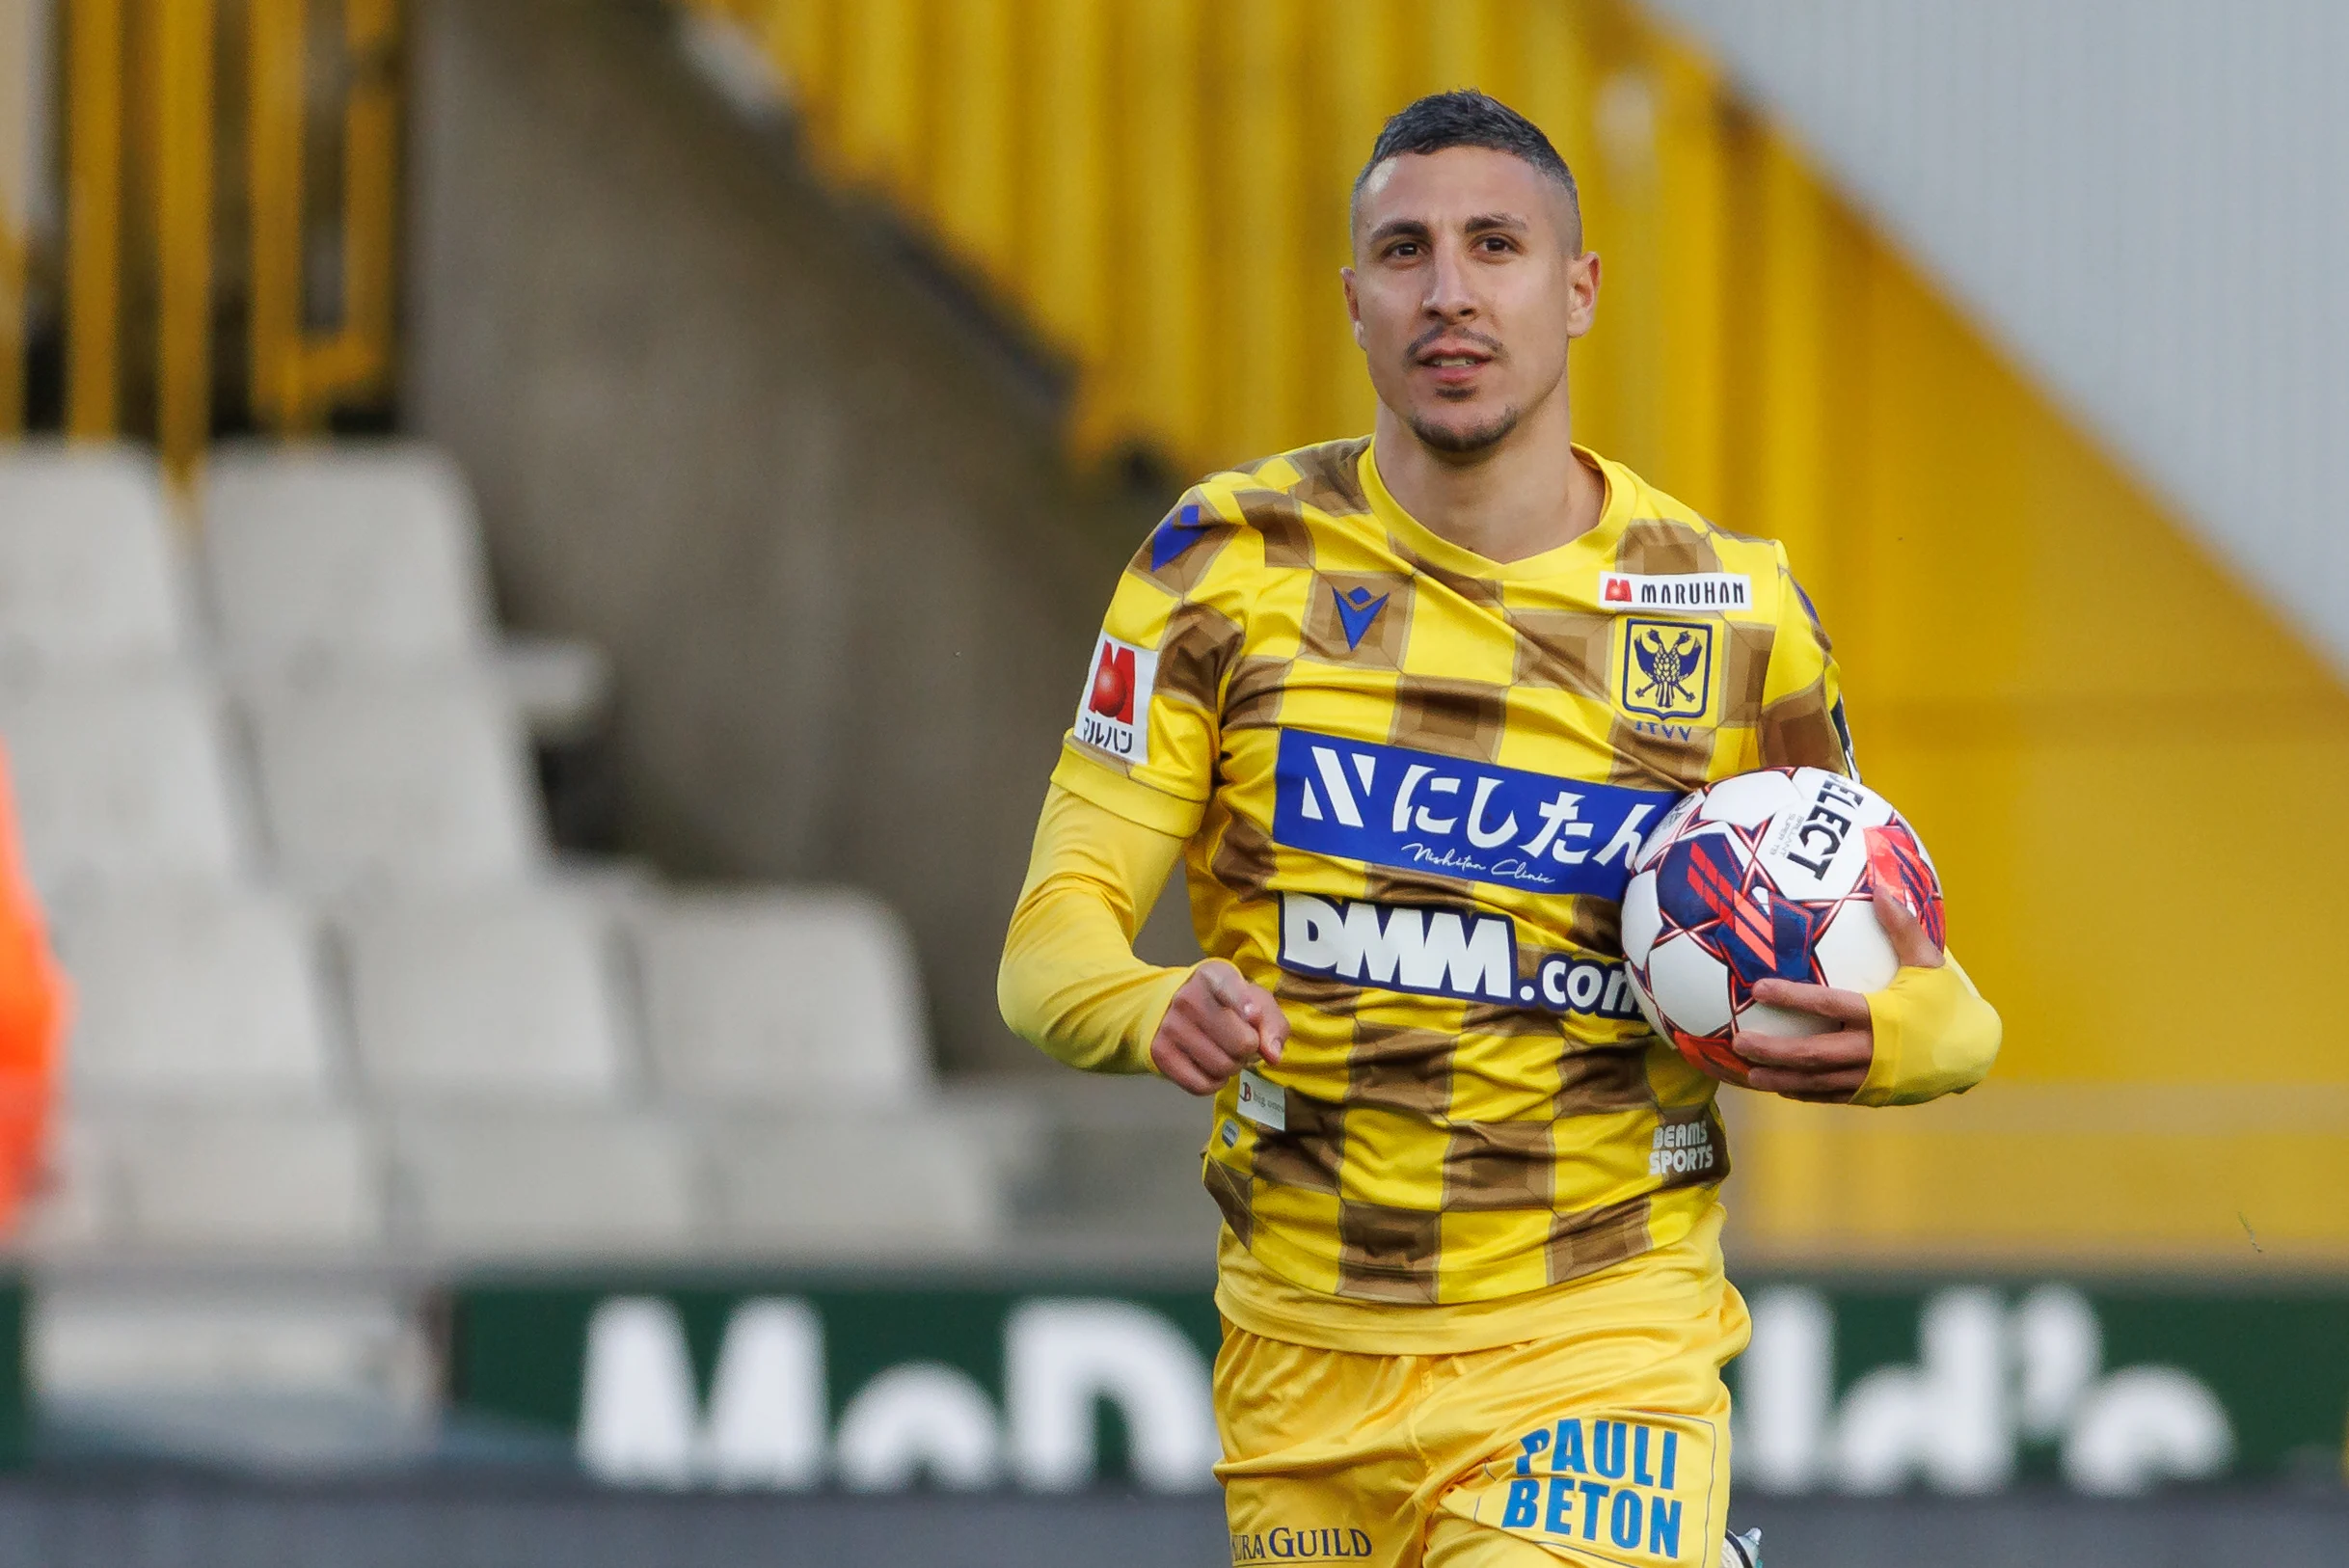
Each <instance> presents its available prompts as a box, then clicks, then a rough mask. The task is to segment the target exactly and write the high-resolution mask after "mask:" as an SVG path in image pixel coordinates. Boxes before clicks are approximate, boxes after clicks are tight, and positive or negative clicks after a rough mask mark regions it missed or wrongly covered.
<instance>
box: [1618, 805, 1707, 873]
mask: <svg viewBox="0 0 2349 1568" xmlns="http://www.w3.org/2000/svg"><path fill="white" fill-rule="evenodd" d="M1703 799H1704V794H1703V792H1701V791H1700V792H1698V793H1697V794H1695V795H1684V796H1682V797H1681V798H1679V799H1678V800H1675V801H1673V802H1672V807H1671V809H1670V810H1668V811H1666V812H1665V813H1664V814H1663V819H1662V821H1661V822H1659V823H1658V824H1657V825H1655V826H1654V827H1653V828H1651V829H1650V830H1649V832H1648V836H1647V839H1646V841H1645V842H1644V843H1642V844H1641V845H1640V846H1639V852H1638V853H1637V854H1634V856H1632V869H1633V870H1634V871H1645V870H1647V869H1648V868H1649V867H1651V866H1653V865H1655V864H1656V862H1657V861H1659V860H1661V859H1662V858H1663V852H1664V851H1665V850H1667V849H1669V848H1670V847H1671V844H1672V841H1673V840H1674V839H1675V838H1677V837H1679V836H1680V830H1681V828H1683V827H1684V826H1686V825H1688V819H1689V818H1690V817H1691V816H1692V815H1694V814H1695V811H1696V808H1697V805H1698V803H1699V802H1700V801H1702V800H1703Z"/></svg>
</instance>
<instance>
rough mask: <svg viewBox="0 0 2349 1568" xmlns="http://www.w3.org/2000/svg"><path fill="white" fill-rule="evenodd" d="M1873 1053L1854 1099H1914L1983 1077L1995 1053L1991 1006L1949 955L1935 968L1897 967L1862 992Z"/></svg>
mask: <svg viewBox="0 0 2349 1568" xmlns="http://www.w3.org/2000/svg"><path fill="white" fill-rule="evenodd" d="M1868 1012H1869V1016H1870V1019H1871V1022H1872V1023H1873V1025H1874V1027H1875V1032H1876V1059H1875V1061H1874V1062H1873V1063H1872V1064H1871V1065H1870V1067H1869V1068H1868V1081H1867V1082H1866V1083H1864V1084H1862V1085H1861V1086H1860V1091H1859V1093H1858V1094H1857V1095H1853V1096H1852V1103H1853V1104H1855V1105H1915V1104H1919V1103H1922V1102H1923V1101H1925V1100H1929V1099H1938V1098H1940V1097H1941V1096H1942V1095H1953V1094H1960V1093H1962V1092H1964V1091H1965V1090H1968V1089H1971V1088H1973V1087H1974V1086H1975V1085H1976V1084H1978V1083H1980V1082H1982V1080H1983V1078H1984V1077H1985V1075H1986V1074H1987V1073H1988V1072H1989V1070H1990V1064H1991V1063H1992V1062H1994V1061H1996V1060H1997V1059H1998V1045H1999V1039H2000V1036H2001V1034H2002V1032H2003V1028H2004V1026H2003V1025H2002V1024H2001V1023H2000V1022H1999V1017H1998V1011H1997V1009H1995V1008H1993V1007H1991V1006H1990V1004H1989V1003H1988V1002H1987V1001H1986V1000H1985V999H1984V997H1983V994H1982V992H1980V991H1978V990H1976V989H1975V988H1974V982H1973V981H1972V980H1971V979H1969V978H1968V977H1967V975H1966V972H1965V971H1964V970H1963V969H1961V968H1959V967H1958V960H1957V959H1956V958H1954V957H1953V958H1950V959H1948V960H1946V961H1944V962H1943V963H1942V964H1941V966H1940V967H1939V968H1933V969H1926V968H1909V969H1903V970H1902V971H1901V972H1900V974H1899V975H1897V976H1896V977H1894V979H1893V983H1892V984H1891V985H1890V986H1889V987H1886V988H1885V989H1883V990H1881V991H1877V993H1875V994H1874V995H1872V996H1870V997H1869V998H1868Z"/></svg>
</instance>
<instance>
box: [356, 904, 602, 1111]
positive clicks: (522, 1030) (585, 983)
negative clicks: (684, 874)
mask: <svg viewBox="0 0 2349 1568" xmlns="http://www.w3.org/2000/svg"><path fill="white" fill-rule="evenodd" d="M340 925H341V929H342V931H343V933H344V936H345V941H346V945H347V952H348V959H349V975H350V992H351V1011H352V1024H353V1031H354V1034H355V1036H356V1041H357V1044H358V1048H359V1055H360V1060H361V1062H362V1063H363V1065H364V1066H365V1071H366V1076H367V1080H368V1082H369V1083H371V1084H372V1085H373V1086H374V1087H375V1088H376V1089H377V1090H379V1091H381V1092H383V1093H385V1094H388V1095H394V1096H397V1097H403V1098H442V1099H464V1098H475V1099H479V1098H493V1099H509V1100H537V1101H553V1102H557V1103H559V1102H562V1101H566V1100H568V1101H571V1102H573V1103H578V1102H581V1101H592V1100H597V1099H605V1098H608V1097H610V1096H611V1095H613V1094H614V1093H616V1092H617V1090H618V1089H619V1088H620V1086H621V1083H622V1079H623V1076H624V1074H623V1069H622V1060H623V1059H622V1049H621V1043H620V1034H619V1029H618V1023H617V1019H616V1011H617V1010H616V1008H615V1006H614V1004H613V999H612V986H611V973H610V964H609V957H610V956H609V953H608V934H607V932H606V930H605V927H604V924H603V921H602V919H601V917H600V916H599V915H598V914H597V913H596V911H595V910H594V909H593V908H592V907H591V906H589V905H587V904H586V903H585V902H584V901H575V900H571V899H566V898H562V897H559V896H557V895H554V894H552V893H545V892H541V893H535V894H533V893H527V892H516V893H508V894H503V895H495V896H491V895H484V896H481V897H478V898H473V899H459V900H449V901H417V900H409V901H403V902H399V903H395V904H385V905H383V906H377V907H370V908H366V909H362V910H356V911H353V912H352V913H350V914H349V915H347V916H346V917H345V918H344V919H343V920H342V921H341V922H340Z"/></svg>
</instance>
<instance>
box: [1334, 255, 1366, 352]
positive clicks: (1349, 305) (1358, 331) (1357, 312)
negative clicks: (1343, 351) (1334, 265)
mask: <svg viewBox="0 0 2349 1568" xmlns="http://www.w3.org/2000/svg"><path fill="white" fill-rule="evenodd" d="M1337 278H1338V282H1340V283H1342V284H1345V285H1346V322H1347V324H1348V325H1349V326H1351V327H1352V328H1353V329H1354V346H1355V347H1356V348H1360V347H1362V346H1363V302H1362V300H1361V298H1360V297H1359V296H1357V295H1356V294H1355V292H1354V269H1353V268H1352V267H1339V268H1338V269H1337Z"/></svg>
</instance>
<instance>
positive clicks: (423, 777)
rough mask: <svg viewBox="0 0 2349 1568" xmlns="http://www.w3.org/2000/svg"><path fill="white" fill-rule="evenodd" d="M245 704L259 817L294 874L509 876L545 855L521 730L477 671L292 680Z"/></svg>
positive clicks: (341, 879)
mask: <svg viewBox="0 0 2349 1568" xmlns="http://www.w3.org/2000/svg"><path fill="white" fill-rule="evenodd" d="M250 712H251V714H252V716H253V728H254V740H255V750H256V752H257V759H258V761H259V764H260V794H261V802H262V814H263V818H264V820H265V822H266V823H267V825H268V828H269V836H270V840H271V843H272V845H273V847H274V848H275V850H276V852H277V856H278V862H279V865H280V867H281V869H282V870H283V871H284V873H285V874H286V875H287V876H288V877H290V878H292V879H294V880H295V881H296V882H298V883H301V884H303V885H308V886H314V887H322V888H351V887H363V886H368V885H392V886H399V885H407V886H421V887H433V886H450V885H457V884H465V883H474V884H481V883H500V882H512V881H515V880H518V879H522V878H524V877H527V875H528V874H530V873H531V872H533V871H534V870H537V869H538V868H539V866H540V864H541V862H542V861H543V859H544V856H545V829H544V826H543V825H542V823H541V821H540V817H539V806H538V801H537V798H536V795H535V792H534V788H533V786H532V784H531V782H530V780H529V777H528V774H527V770H526V769H527V763H526V761H525V752H524V746H523V741H522V736H521V733H520V731H519V729H518V727H517V725H516V722H515V718H514V715H513V713H512V711H511V710H510V709H509V708H508V707H507V705H506V703H505V701H504V700H503V698H502V697H501V696H500V694H499V693H498V691H497V690H496V689H494V688H493V687H492V686H491V685H490V684H489V683H488V682H487V681H484V680H480V679H472V678H467V677H464V676H461V675H456V676H448V677H419V678H415V679H410V680H404V681H383V682H367V683H364V684H360V685H349V684H344V683H340V682H332V683H325V684H312V683H300V682H297V683H291V684H287V685H284V686H280V687H276V688H273V689H269V690H266V691H262V692H257V693H256V694H255V696H254V699H253V700H252V702H251V704H250Z"/></svg>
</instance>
